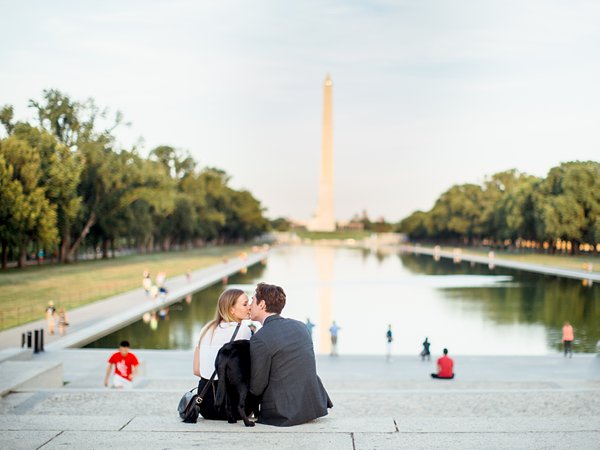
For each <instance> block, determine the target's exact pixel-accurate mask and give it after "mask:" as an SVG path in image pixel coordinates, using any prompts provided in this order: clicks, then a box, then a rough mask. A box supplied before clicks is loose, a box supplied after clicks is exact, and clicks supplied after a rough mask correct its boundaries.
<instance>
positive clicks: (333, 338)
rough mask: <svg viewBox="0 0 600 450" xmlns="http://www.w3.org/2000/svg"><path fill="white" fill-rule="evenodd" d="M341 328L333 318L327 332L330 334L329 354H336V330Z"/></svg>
mask: <svg viewBox="0 0 600 450" xmlns="http://www.w3.org/2000/svg"><path fill="white" fill-rule="evenodd" d="M340 330H341V328H340V327H338V326H337V324H336V323H335V320H334V321H333V323H332V324H331V326H330V327H329V334H330V335H331V353H330V354H331V356H337V355H338V351H337V341H338V332H339V331H340Z"/></svg>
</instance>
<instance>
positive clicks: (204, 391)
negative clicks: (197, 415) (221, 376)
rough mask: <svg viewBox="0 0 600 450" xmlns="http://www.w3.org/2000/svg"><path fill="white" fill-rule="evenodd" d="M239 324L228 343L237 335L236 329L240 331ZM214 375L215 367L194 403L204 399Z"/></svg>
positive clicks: (215, 374)
mask: <svg viewBox="0 0 600 450" xmlns="http://www.w3.org/2000/svg"><path fill="white" fill-rule="evenodd" d="M241 325H242V323H241V322H240V323H238V324H237V326H236V327H235V331H234V332H233V336H231V339H230V340H229V342H230V343H231V342H233V341H234V340H235V337H236V336H237V334H238V331H240V326H241ZM216 376H217V369H215V371H214V372H213V373H212V375H211V376H210V380H208V383H206V384H205V385H204V387H203V388H202V392H200V393H199V394H198V398H197V399H196V403H202V400H203V399H204V395H205V394H206V391H208V387H209V386H210V385H211V384H212V382H213V381H214V379H215V377H216ZM192 390H193V389H192Z"/></svg>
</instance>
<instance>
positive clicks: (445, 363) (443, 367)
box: [431, 348, 454, 380]
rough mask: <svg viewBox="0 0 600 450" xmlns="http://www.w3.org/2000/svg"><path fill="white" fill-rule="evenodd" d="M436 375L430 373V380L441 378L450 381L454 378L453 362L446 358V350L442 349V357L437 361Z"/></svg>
mask: <svg viewBox="0 0 600 450" xmlns="http://www.w3.org/2000/svg"><path fill="white" fill-rule="evenodd" d="M437 366H438V373H432V374H431V378H443V379H447V380H450V379H452V378H454V371H453V369H454V361H452V358H449V357H448V349H447V348H445V349H444V356H442V357H441V358H440V359H438V360H437Z"/></svg>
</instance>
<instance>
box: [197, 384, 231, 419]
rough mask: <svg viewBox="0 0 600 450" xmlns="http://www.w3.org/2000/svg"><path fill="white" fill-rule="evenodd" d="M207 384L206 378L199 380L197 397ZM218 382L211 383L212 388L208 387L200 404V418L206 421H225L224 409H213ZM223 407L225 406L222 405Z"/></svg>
mask: <svg viewBox="0 0 600 450" xmlns="http://www.w3.org/2000/svg"><path fill="white" fill-rule="evenodd" d="M208 382H209V380H207V379H206V378H200V381H199V382H198V395H200V393H201V392H202V389H204V386H206V384H207V383H208ZM218 383H219V380H214V381H213V382H212V386H209V387H208V389H207V390H206V394H204V398H203V399H202V403H200V414H201V415H202V417H204V418H205V419H208V420H227V414H225V408H224V407H223V408H222V409H221V410H217V408H216V407H215V394H216V392H217V386H218ZM223 406H225V405H223Z"/></svg>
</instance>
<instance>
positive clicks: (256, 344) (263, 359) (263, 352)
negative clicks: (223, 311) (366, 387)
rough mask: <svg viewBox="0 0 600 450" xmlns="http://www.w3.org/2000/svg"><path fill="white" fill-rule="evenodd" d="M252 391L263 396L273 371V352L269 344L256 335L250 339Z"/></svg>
mask: <svg viewBox="0 0 600 450" xmlns="http://www.w3.org/2000/svg"><path fill="white" fill-rule="evenodd" d="M250 361H251V368H252V371H251V375H250V393H251V394H253V395H256V396H257V397H259V396H261V395H262V394H263V392H265V389H266V388H267V385H268V384H269V374H270V373H271V354H270V352H269V349H268V347H267V344H266V343H265V342H264V341H263V340H261V339H260V338H257V337H256V335H254V337H253V338H252V339H250Z"/></svg>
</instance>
